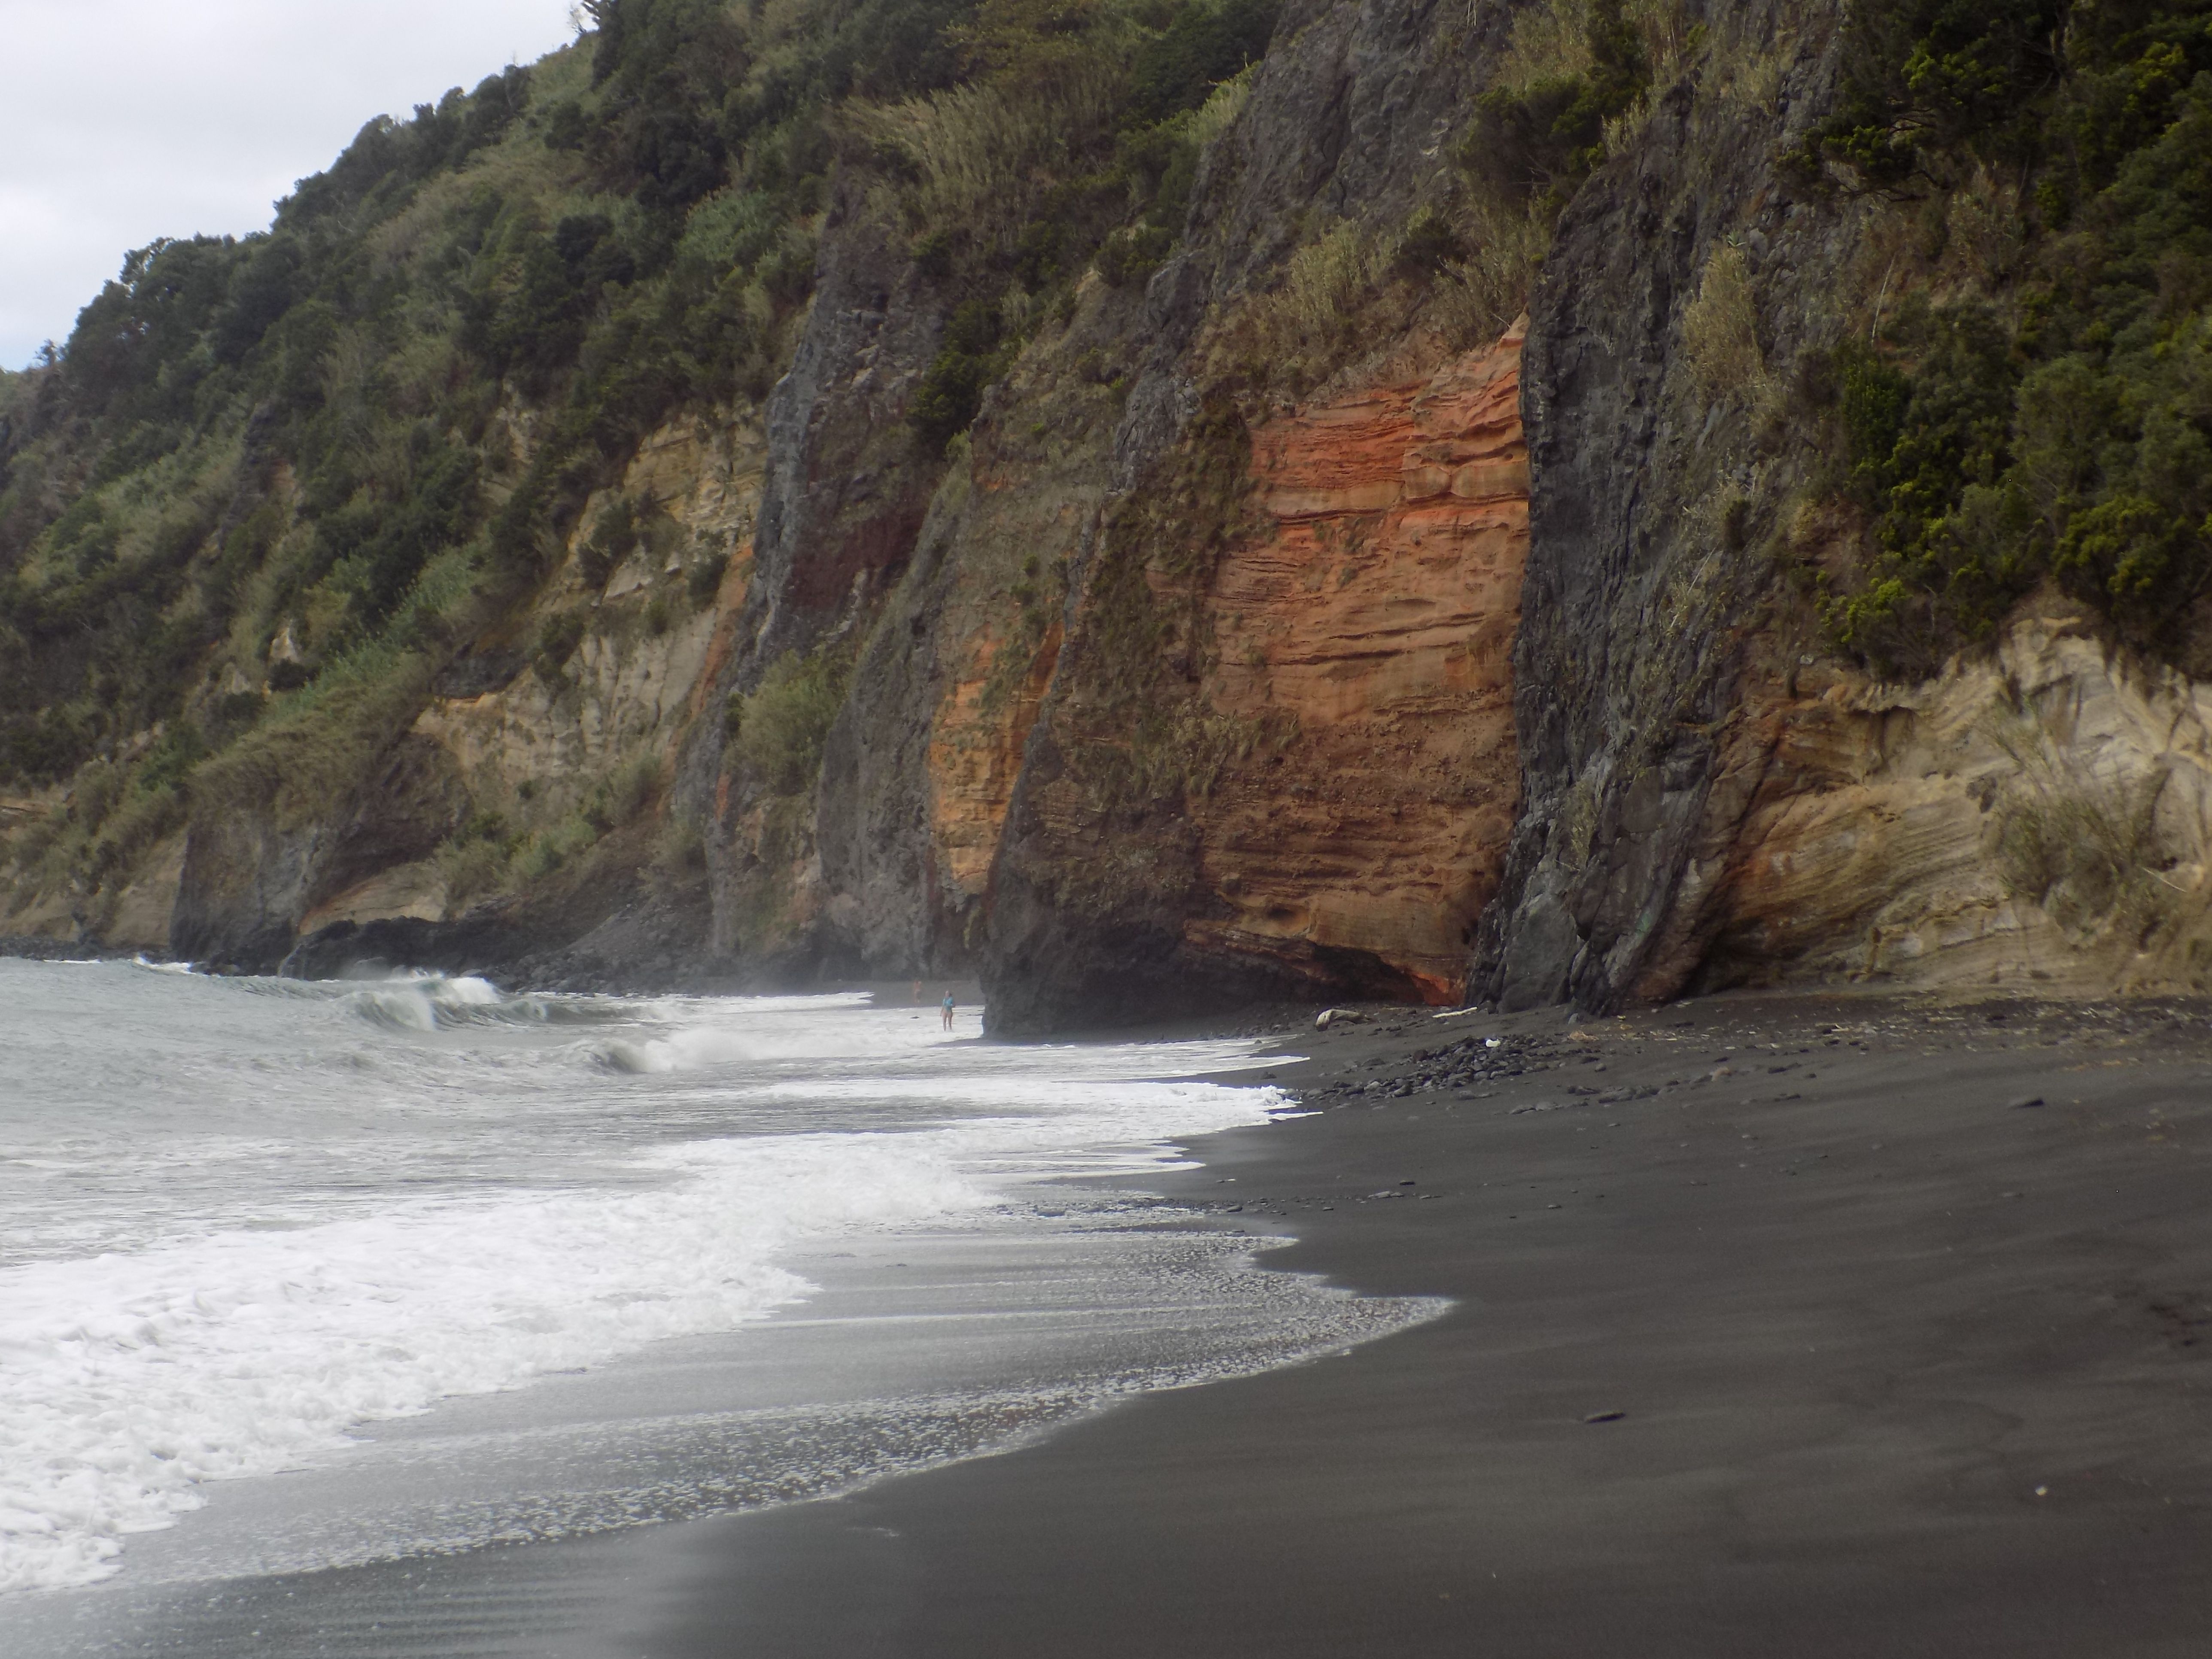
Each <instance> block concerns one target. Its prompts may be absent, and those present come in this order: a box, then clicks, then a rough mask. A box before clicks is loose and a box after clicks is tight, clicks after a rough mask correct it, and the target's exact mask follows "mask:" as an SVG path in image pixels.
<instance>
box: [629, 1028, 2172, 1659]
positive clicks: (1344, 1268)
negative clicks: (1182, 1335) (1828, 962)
mask: <svg viewBox="0 0 2212 1659" xmlns="http://www.w3.org/2000/svg"><path fill="white" fill-rule="evenodd" d="M1367 1012H1369V1013H1370V1019H1369V1021H1368V1022H1367V1023H1364V1024H1356V1025H1352V1026H1351V1027H1350V1028H1349V1029H1340V1030H1332V1031H1330V1032H1328V1033H1317V1034H1310V1035H1309V1034H1304V1033H1301V1034H1298V1035H1296V1036H1291V1037H1289V1038H1288V1039H1287V1040H1286V1041H1285V1043H1284V1045H1283V1048H1284V1051H1285V1054H1289V1053H1291V1052H1297V1053H1303V1054H1306V1055H1308V1056H1310V1058H1308V1059H1306V1060H1303V1061H1292V1060H1288V1059H1285V1060H1284V1062H1283V1063H1282V1064H1280V1065H1279V1066H1276V1067H1273V1070H1274V1071H1275V1072H1276V1073H1278V1075H1277V1076H1276V1077H1274V1078H1273V1079H1257V1078H1254V1077H1253V1076H1252V1074H1246V1080H1272V1081H1274V1082H1277V1083H1278V1084H1279V1085H1282V1086H1285V1087H1286V1088H1289V1089H1291V1090H1293V1091H1299V1092H1301V1093H1302V1094H1303V1096H1304V1098H1305V1100H1306V1101H1307V1102H1308V1103H1310V1104H1313V1105H1319V1106H1321V1107H1322V1109H1321V1110H1320V1111H1318V1112H1317V1113H1316V1114H1315V1115H1305V1116H1301V1117H1297V1118H1293V1119H1290V1120H1287V1121H1281V1122H1279V1123H1276V1124H1274V1125H1271V1126H1268V1127H1262V1128H1253V1129H1240V1130H1232V1131H1229V1132H1226V1133H1223V1134H1220V1135H1216V1136H1212V1137H1208V1138H1206V1139H1205V1140H1203V1141H1200V1142H1198V1143H1194V1145H1193V1147H1192V1150H1193V1152H1194V1155H1195V1156H1196V1157H1198V1158H1200V1160H1201V1161H1202V1166H1203V1167H1201V1168H1200V1169H1196V1170H1188V1171H1184V1172H1180V1173H1175V1174H1170V1175H1167V1176H1164V1177H1163V1178H1162V1179H1160V1180H1159V1181H1158V1182H1157V1188H1158V1190H1160V1191H1162V1192H1163V1194H1164V1195H1165V1196H1166V1197H1168V1198H1170V1200H1175V1201H1177V1202H1181V1203H1185V1204H1191V1205H1194V1206H1200V1207H1205V1208H1209V1209H1211V1210H1212V1212H1214V1213H1215V1214H1216V1215H1217V1216H1218V1218H1220V1219H1221V1220H1222V1221H1223V1222H1224V1223H1225V1224H1226V1225H1237V1226H1242V1227H1244V1228H1245V1229H1246V1230H1247V1231H1255V1232H1278V1231H1291V1232H1293V1233H1295V1234H1296V1235H1297V1241H1296V1242H1295V1243H1291V1244H1289V1245H1287V1246H1285V1247H1283V1248H1280V1249H1273V1250H1271V1251H1269V1252H1267V1255H1266V1256H1265V1261H1266V1262H1267V1266H1268V1267H1270V1268H1279V1269H1283V1270H1286V1271H1293V1272H1305V1273H1320V1274H1322V1275H1324V1276H1325V1277H1326V1278H1328V1279H1329V1280H1330V1282H1332V1283H1335V1284H1339V1285H1346V1286H1348V1287H1350V1288H1353V1289H1356V1290H1358V1291H1364V1292H1367V1293H1371V1294H1387V1295H1444V1296H1449V1297H1453V1298H1454V1299H1455V1306H1454V1307H1453V1308H1452V1310H1450V1311H1449V1312H1448V1313H1447V1314H1445V1315H1444V1316H1443V1317H1442V1318H1440V1319H1438V1320H1437V1321H1434V1322H1430V1323H1427V1324H1424V1325H1421V1326H1419V1327H1416V1328H1413V1329H1410V1330H1407V1331H1404V1332H1401V1333H1399V1334H1394V1335H1391V1336H1389V1337H1386V1338H1383V1339H1381V1340H1377V1341H1375V1342H1373V1343H1370V1344H1368V1345H1365V1346H1360V1347H1358V1348H1354V1349H1352V1350H1350V1351H1348V1352H1346V1353H1344V1354H1342V1355H1340V1356H1338V1357H1334V1358H1323V1359H1319V1360H1313V1361H1309V1362H1307V1363H1305V1364H1300V1365H1296V1366H1292V1367H1288V1368H1285V1369H1282V1370H1273V1371H1268V1372H1264V1373H1261V1374H1258V1375H1255V1376H1248V1377H1244V1378H1240V1379H1237V1380H1234V1381H1229V1382H1223V1383H1212V1384H1208V1385H1206V1387H1203V1388H1200V1389H1187V1390H1179V1391H1173V1392H1168V1393H1161V1394H1152V1395H1145V1396H1143V1397H1141V1398H1139V1399H1137V1400H1134V1401H1130V1402H1128V1403H1127V1404H1126V1405H1124V1406H1122V1407H1119V1408H1117V1409H1116V1410H1115V1411H1113V1412H1110V1413H1106V1414H1105V1415H1104V1416H1103V1417H1100V1418H1098V1419H1091V1420H1087V1421H1085V1422H1082V1423H1079V1424H1076V1425H1070V1426H1067V1427H1065V1428H1063V1429H1060V1430H1059V1431H1055V1432H1054V1434H1053V1435H1051V1436H1050V1437H1048V1438H1046V1439H1045V1440H1043V1441H1042V1442H1041V1443H1036V1444H1033V1445H1030V1446H1026V1447H1024V1448H1021V1449H1017V1450H1014V1451H1011V1452H1008V1453H1006V1454H1003V1455H996V1456H991V1457H986V1458H981V1459H977V1460H973V1461H970V1462H963V1463H959V1464H956V1465H952V1466H950V1467H947V1468H941V1469H937V1470H933V1471H930V1472H928V1473H926V1474H916V1475H912V1476H904V1477H900V1478H897V1479H894V1480H889V1481H885V1482H884V1483H881V1484H879V1485H877V1486H871V1487H868V1488H866V1489H865V1490H863V1491H861V1492H856V1493H854V1494H852V1495H849V1496H848V1497H844V1498H836V1499H830V1500H824V1501H822V1502H817V1503H811V1504H802V1505H797V1506H793V1507H792V1508H788V1509H783V1510H769V1511H763V1512H757V1513H753V1514H747V1515H738V1516H726V1517H722V1518H720V1519H718V1520H715V1521H712V1522H701V1523H697V1524H696V1525H695V1526H694V1527H691V1528H686V1529H684V1532H683V1533H682V1534H681V1535H678V1534H673V1533H671V1534H670V1535H669V1536H667V1537H666V1538H665V1539H664V1540H662V1541H660V1543H661V1545H662V1546H663V1548H662V1550H661V1559H662V1562H663V1571H661V1572H660V1573H659V1574H658V1575H657V1576H656V1582H657V1595H658V1597H659V1598H660V1601H659V1603H658V1604H657V1605H655V1606H653V1607H645V1606H641V1607H638V1608H637V1609H635V1612H636V1613H637V1614H638V1622H637V1624H636V1628H635V1640H634V1641H632V1642H631V1644H629V1646H628V1647H626V1648H625V1649H624V1650H623V1651H625V1652H635V1653H639V1654H646V1655H651V1656H653V1659H692V1656H698V1659H705V1656H708V1655H726V1654H744V1653H754V1652H759V1653H763V1654H775V1655H777V1656H779V1659H783V1656H789V1659H801V1656H811V1655H817V1654H818V1655H823V1656H829V1655H833V1654H834V1655H839V1656H848V1659H850V1656H872V1655H881V1656H886V1659H890V1656H900V1659H904V1656H939V1655H943V1656H947V1659H950V1656H952V1655H956V1654H957V1655H966V1656H975V1659H989V1656H998V1655H1004V1656H1007V1659H1013V1656H1033V1655H1036V1654H1038V1653H1043V1652H1051V1653H1054V1654H1056V1655H1058V1654H1066V1655H1091V1654H1097V1655H1099V1656H1106V1655H1117V1656H1121V1655H1127V1654H1130V1653H1143V1654H1146V1655H1147V1656H1181V1655H1185V1654H1188V1655H1193V1656H1195V1655H1198V1654H1201V1653H1213V1652H1217V1651H1219V1650H1222V1649H1223V1648H1224V1647H1225V1646H1228V1645H1231V1644H1235V1645H1237V1646H1241V1647H1244V1648H1247V1649H1249V1650H1253V1651H1258V1652H1265V1653H1268V1654H1271V1655H1279V1654H1293V1655H1304V1654H1311V1655H1315V1656H1322V1655H1329V1656H1342V1655H1352V1654H1375V1655H1385V1654H1388V1655H1420V1654H1430V1653H1434V1654H1438V1655H1443V1654H1447V1653H1449V1654H1455V1655H1457V1654H1464V1653H1468V1652H1470V1651H1477V1652H1480V1651H1487V1650H1491V1649H1492V1647H1494V1648H1495V1649H1496V1650H1498V1651H1501V1652H1524V1653H1537V1654H1556V1655H1561V1656H1579V1655H1595V1654H1609V1653H1630V1652H1633V1653H1637V1654H1640V1655H1660V1656H1668V1655H1680V1656H1684V1659H1689V1656H1699V1659H1709V1656H1719V1655H1729V1656H1733V1655H1739V1654H1741V1655H1743V1656H1747V1659H1748V1656H1753V1655H1759V1656H1769V1655H1773V1654H1778V1653H1790V1654H1793V1655H1830V1654H1832V1655H1836V1656H1838V1659H1840V1656H1845V1655H1851V1656H1861V1655H1865V1654H1869V1653H1877V1652H1879V1653H1916V1652H1923V1651H1925V1652H1928V1653H1930V1654H1937V1653H1940V1654H1944V1655H1960V1654H1970V1655H1971V1654H1989V1655H1992V1656H1995V1655H1999V1654H2003V1655H2008V1656H2016V1655H2050V1656H2082V1659H2088V1656H2097V1659H2108V1656H2116V1655H2135V1654H2142V1655H2167V1654H2172V1655H2180V1654H2184V1653H2189V1654H2195V1653H2199V1652H2203V1651H2205V1650H2207V1648H2208V1646H2212V1575H2207V1574H2206V1573H2205V1572H2204V1571H2203V1562H2204V1561H2205V1560H2207V1559H2212V1206H2207V1205H2206V1204H2205V1203H2204V1201H2203V1200H2204V1197H2205V1194H2206V1193H2207V1191H2208V1184H2207V1181H2206V1176H2207V1173H2208V1162H2207V1160H2208V1158H2212V1089H2208V1087H2207V1085H2208V1083H2212V1031H2208V1018H2207V1015H2208V1009H2207V1006H2206V1005H2204V1004H2203V1003H2201V1002H2196V1001H2191V1002H2181V1001H2179V1000H2165V1001H2157V1002H2140V1003H2129V1004H2101V1005H2100V1004H2034V1003H2024V1002H2019V1001H2006V1002H2002V1003H1999V1002H1981V1003H1966V1002H1964V1001H1947V1002H1944V1003H1942V1004H1936V1003H1933V1002H1930V1001H1929V1000H1925V999H1911V1000H1908V999H1896V998H1885V997H1880V996H1875V995H1868V994H1856V995H1850V996H1822V995H1818V994H1802V993H1800V994H1775V995H1759V994H1732V995H1726V996H1721V997H1716V998H1711V999H1705V1000H1700V1001H1697V1002H1691V1003H1677V1004H1674V1005H1670V1006H1668V1007H1664V1008H1660V1009H1656V1010H1650V1011H1647V1012H1642V1013H1639V1014H1636V1015H1633V1016H1629V1017H1624V1018H1619V1019H1608V1020H1589V1021H1571V1019H1570V1018H1567V1017H1565V1015H1564V1014H1563V1012H1559V1011H1547V1012H1544V1013H1541V1014H1532V1015H1521V1016H1516V1017H1511V1018H1497V1017H1492V1016H1485V1015H1469V1016H1467V1017H1466V1018H1464V1019H1462V1020H1452V1019H1443V1020H1437V1019H1435V1018H1433V1017H1432V1016H1431V1013H1430V1012H1429V1011H1426V1010H1407V1009H1391V1010H1387V1011H1372V1010H1370V1011H1367ZM1469 1027H1473V1028H1475V1029H1474V1030H1468V1028H1469ZM1492 1035H1497V1036H1501V1037H1502V1041H1501V1043H1500V1045H1499V1048H1500V1049H1502V1050H1503V1051H1504V1052H1503V1054H1502V1055H1500V1054H1498V1051H1493V1050H1491V1049H1489V1048H1486V1047H1484V1048H1481V1049H1480V1054H1476V1053H1474V1046H1477V1045H1480V1044H1481V1041H1482V1039H1483V1038H1484V1037H1486V1036H1492ZM1468 1037H1472V1038H1473V1039H1474V1045H1471V1046H1470V1047H1469V1048H1459V1049H1457V1050H1456V1051H1455V1053H1453V1054H1447V1055H1443V1056H1437V1055H1435V1054H1434V1052H1433V1051H1435V1050H1437V1049H1439V1048H1446V1047H1449V1046H1450V1045H1453V1044H1458V1043H1461V1042H1463V1041H1465V1040H1466V1038H1468ZM1770 1045H1771V1046H1770ZM1421 1054H1428V1055H1430V1057H1429V1058H1426V1059H1418V1058H1415V1057H1416V1056H1418V1055H1421ZM1723 1055H1725V1056H1726V1058H1724V1059H1723V1058H1721V1056H1723ZM1754 1056H1755V1058H1753V1057H1754ZM1501 1060H1502V1063H1500V1062H1501ZM1470 1061H1472V1062H1473V1063H1474V1064H1475V1065H1477V1066H1481V1067H1482V1068H1483V1069H1486V1070H1487V1071H1489V1072H1492V1073H1498V1074H1497V1075H1492V1076H1483V1077H1467V1076H1464V1075H1463V1073H1464V1072H1465V1070H1466V1069H1467V1067H1468V1063H1469V1062H1470ZM1346 1067H1349V1068H1351V1069H1350V1070H1349V1071H1347V1070H1346V1069H1345V1068H1346ZM1515 1073H1517V1074H1515ZM1422 1078H1427V1079H1431V1081H1432V1082H1433V1083H1435V1084H1436V1085H1437V1086H1430V1087H1425V1088H1423V1087H1419V1086H1417V1083H1416V1080H1417V1079H1422ZM1370 1083H1376V1084H1379V1085H1382V1086H1381V1087H1379V1088H1376V1089H1373V1090H1370V1089H1369V1088H1368V1086H1367V1085H1369V1084H1370ZM1353 1084H1357V1085H1358V1090H1359V1092H1358V1095H1357V1096H1356V1097H1354V1096H1352V1094H1351V1093H1350V1092H1349V1085H1353ZM1401 1088H1403V1089H1404V1090H1405V1092H1403V1093H1401V1092H1398V1091H1400V1090H1401ZM1324 1090H1335V1091H1340V1092H1338V1093H1336V1094H1334V1095H1331V1096H1328V1097H1327V1098H1326V1099H1325V1100H1324V1099H1320V1098H1317V1097H1320V1096H1321V1094H1322V1091H1324ZM1354 1098H1356V1099H1357V1100H1358V1103H1357V1104H1351V1103H1349V1102H1350V1101H1352V1100H1353V1099H1354ZM2030 1099H2039V1100H2040V1101H2041V1102H2042V1103H2041V1104H2040V1105H2039V1106H2029V1105H2027V1104H2026V1102H2027V1101H2028V1100H2030ZM1401 1183H1410V1184H1407V1185H1401ZM1386 1194H1397V1196H1387V1195H1386Z"/></svg>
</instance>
